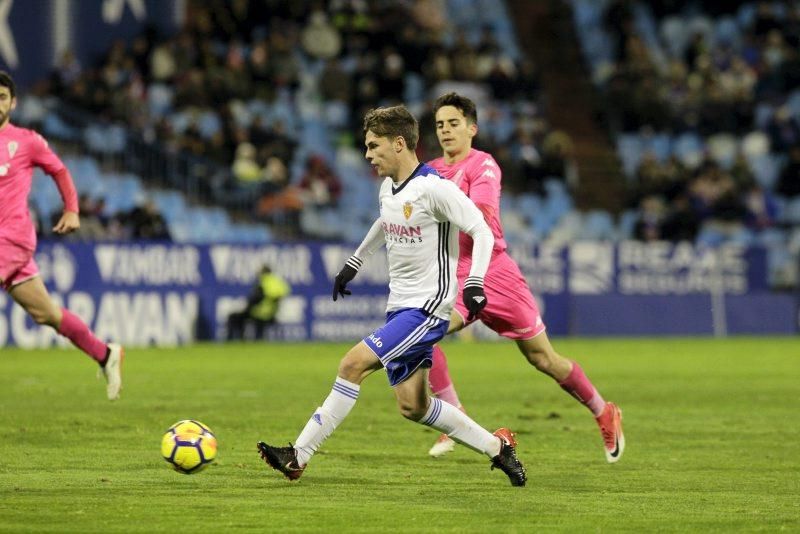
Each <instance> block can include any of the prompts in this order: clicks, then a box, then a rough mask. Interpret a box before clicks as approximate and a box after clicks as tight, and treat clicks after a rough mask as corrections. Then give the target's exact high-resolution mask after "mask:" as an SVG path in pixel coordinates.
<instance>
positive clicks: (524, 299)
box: [455, 252, 545, 339]
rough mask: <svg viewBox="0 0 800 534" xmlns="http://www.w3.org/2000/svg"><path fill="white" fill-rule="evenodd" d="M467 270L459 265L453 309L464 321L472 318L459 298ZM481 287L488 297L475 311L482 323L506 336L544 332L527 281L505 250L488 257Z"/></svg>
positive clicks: (522, 336) (537, 308)
mask: <svg viewBox="0 0 800 534" xmlns="http://www.w3.org/2000/svg"><path fill="white" fill-rule="evenodd" d="M468 274H469V266H465V269H463V270H462V269H461V265H459V272H458V297H456V303H455V310H456V311H457V312H458V313H459V315H461V318H462V319H463V320H464V324H465V325H468V324H470V323H471V322H474V320H473V321H470V322H467V316H468V315H469V312H468V311H467V308H466V306H464V302H463V293H464V292H463V289H464V279H465V278H466V277H467V275H468ZM483 287H484V291H485V292H486V300H488V301H489V302H488V303H487V304H486V307H485V308H484V309H483V311H481V313H479V314H478V319H480V320H481V321H483V324H485V325H486V326H488V327H489V328H491V329H492V330H494V331H495V332H497V333H498V334H500V335H501V336H503V337H507V338H509V339H530V338H532V337H536V336H538V335H539V334H541V333H542V332H544V330H545V325H544V321H542V315H541V314H540V313H539V306H537V305H536V300H535V299H534V298H533V295H532V294H531V290H530V288H529V287H528V282H527V281H526V280H525V277H524V276H523V275H522V272H520V270H519V267H518V266H517V264H516V263H515V262H514V260H512V259H511V257H510V256H509V255H508V254H506V253H505V252H502V253H500V254H498V255H497V256H495V257H494V258H492V262H491V263H490V264H489V270H488V271H487V272H486V277H485V278H484V281H483Z"/></svg>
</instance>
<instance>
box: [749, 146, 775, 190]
mask: <svg viewBox="0 0 800 534" xmlns="http://www.w3.org/2000/svg"><path fill="white" fill-rule="evenodd" d="M748 164H749V166H750V170H751V171H753V176H754V177H755V179H756V181H757V182H758V183H759V184H761V186H762V187H764V188H765V189H767V190H772V189H773V188H774V187H775V183H776V182H777V181H778V175H779V174H780V168H781V165H780V157H779V156H777V155H774V154H761V155H759V156H754V157H753V158H751V159H749V160H748Z"/></svg>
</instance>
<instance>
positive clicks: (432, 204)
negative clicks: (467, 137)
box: [379, 164, 485, 320]
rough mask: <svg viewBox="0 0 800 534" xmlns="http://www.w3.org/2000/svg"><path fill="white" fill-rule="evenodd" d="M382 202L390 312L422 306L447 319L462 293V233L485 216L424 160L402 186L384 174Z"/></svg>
mask: <svg viewBox="0 0 800 534" xmlns="http://www.w3.org/2000/svg"><path fill="white" fill-rule="evenodd" d="M379 200H380V211H381V216H380V225H381V228H382V229H383V234H384V238H385V240H386V250H387V254H386V256H387V258H388V262H389V301H388V303H387V306H386V311H387V312H388V311H392V310H397V309H401V308H422V309H423V310H424V311H425V312H427V313H430V314H431V315H435V316H437V317H440V318H442V319H448V320H449V319H450V311H451V310H452V308H453V302H454V300H455V297H456V294H457V292H458V279H457V277H456V266H457V263H458V232H459V229H461V230H463V231H465V232H471V231H472V230H473V229H474V228H475V227H477V226H479V225H484V224H485V223H484V220H483V215H482V214H481V212H480V211H479V210H478V208H477V207H475V204H473V203H472V201H471V200H470V199H469V197H467V196H466V195H465V194H464V193H463V192H462V191H461V190H460V189H459V188H458V186H456V185H455V184H454V183H453V182H451V181H449V180H445V179H443V178H441V177H440V176H439V175H438V174H437V172H436V171H435V170H434V169H433V168H432V167H429V166H428V165H424V164H420V165H419V166H418V167H417V168H416V169H415V171H414V173H413V174H412V175H411V177H410V178H409V179H407V180H406V181H405V182H403V183H402V184H400V186H398V187H395V185H394V182H393V181H392V179H391V178H386V180H384V182H383V184H381V190H380V194H379Z"/></svg>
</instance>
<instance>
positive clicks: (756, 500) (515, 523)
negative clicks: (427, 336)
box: [0, 338, 800, 532]
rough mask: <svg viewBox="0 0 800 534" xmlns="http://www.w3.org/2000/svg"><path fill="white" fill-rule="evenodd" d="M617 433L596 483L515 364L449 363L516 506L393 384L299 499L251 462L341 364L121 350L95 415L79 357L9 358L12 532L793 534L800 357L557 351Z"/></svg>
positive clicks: (686, 347) (203, 349)
mask: <svg viewBox="0 0 800 534" xmlns="http://www.w3.org/2000/svg"><path fill="white" fill-rule="evenodd" d="M555 343H556V347H557V348H558V350H559V351H560V352H561V353H563V354H565V355H567V356H570V357H574V358H576V359H577V360H579V361H580V362H581V364H582V365H583V367H584V369H585V371H586V373H587V375H588V376H589V377H590V378H591V379H592V380H593V381H594V383H595V385H596V386H597V387H598V388H599V389H600V391H601V392H602V394H603V395H604V396H605V398H606V399H609V400H614V401H616V402H618V403H619V405H620V406H621V408H622V409H623V412H624V422H625V430H626V432H625V433H626V438H627V450H626V452H625V456H624V457H623V458H622V460H621V461H620V462H619V463H618V464H615V465H609V464H606V462H605V458H604V455H603V452H602V448H601V440H600V435H599V432H598V431H597V428H596V426H595V423H594V421H593V420H592V418H591V416H590V414H589V413H588V411H587V410H586V409H585V408H583V407H582V406H580V405H579V404H578V403H576V402H575V401H574V400H572V399H571V398H570V397H569V396H568V395H567V394H565V393H564V392H563V391H562V390H561V389H560V388H559V387H557V386H556V385H555V384H554V383H552V381H551V380H550V379H548V378H547V377H545V376H544V375H541V374H539V373H538V372H536V371H535V370H533V368H531V367H530V366H528V364H527V363H525V362H524V361H523V359H522V357H521V356H519V355H518V354H517V351H516V348H515V347H514V346H513V345H512V344H510V343H493V344H469V343H459V342H452V343H448V344H445V346H444V347H445V350H446V351H447V353H448V355H449V359H450V366H451V372H452V374H453V376H454V379H455V380H456V384H457V386H458V388H459V392H460V395H461V400H462V402H464V404H465V406H466V408H467V409H468V411H469V413H470V414H471V415H472V416H473V417H474V418H475V419H476V420H477V421H478V422H479V423H481V424H483V425H484V426H485V427H487V428H489V429H490V430H493V429H494V428H496V427H499V426H509V427H510V428H512V429H513V430H515V431H516V432H517V434H518V439H519V441H520V445H519V456H520V458H521V459H522V461H523V462H525V464H526V466H527V468H528V474H529V480H528V486H527V487H525V488H513V487H511V486H510V485H509V483H508V480H507V478H506V477H505V475H503V474H502V473H501V472H499V471H490V470H489V461H488V459H486V458H485V457H482V456H481V455H479V454H476V453H474V452H471V451H469V450H466V449H465V448H463V447H459V448H458V449H457V450H456V451H455V452H454V453H452V454H450V455H448V456H445V457H444V458H440V459H432V458H429V457H428V456H427V449H428V447H429V446H430V445H431V444H432V442H433V440H434V439H435V438H436V434H435V433H434V432H433V431H432V430H429V429H426V428H424V427H421V426H419V425H415V424H413V423H410V422H407V421H405V420H404V419H402V418H401V417H400V415H399V413H398V412H397V409H396V407H395V404H394V399H393V396H392V393H391V391H390V389H389V387H388V385H387V381H386V377H385V375H384V374H383V373H382V372H381V373H375V374H374V375H373V376H372V377H370V378H369V379H368V380H367V381H366V382H365V383H364V385H363V387H362V393H361V397H360V399H359V402H358V404H357V405H356V407H355V409H354V410H353V412H351V415H350V417H349V418H348V419H347V420H346V421H345V422H344V424H343V425H342V426H340V427H339V429H338V430H337V431H336V433H335V434H334V435H333V436H332V437H331V438H330V439H329V440H328V441H327V442H326V443H325V445H324V446H323V448H322V450H321V451H320V453H319V454H317V456H315V457H314V459H313V460H312V462H311V464H310V465H309V467H308V469H307V470H306V473H305V474H304V476H303V478H302V479H301V480H300V481H299V483H290V482H288V481H286V480H285V479H283V478H282V477H281V476H279V475H278V474H277V473H276V472H274V471H272V470H270V469H268V468H267V467H266V465H264V464H263V463H262V461H261V460H260V459H259V457H258V454H257V453H256V450H255V444H256V441H258V440H259V439H263V440H265V441H267V442H271V443H275V444H285V443H287V442H288V441H289V440H294V438H295V437H296V436H297V434H298V432H299V431H300V429H301V428H302V426H303V425H304V424H305V422H306V421H307V419H308V417H309V416H310V415H311V413H312V411H313V410H314V408H315V407H316V406H318V405H319V404H320V403H321V402H322V400H323V399H324V398H325V396H326V395H327V394H328V392H329V391H330V386H331V383H332V381H333V378H334V376H335V373H336V366H337V363H338V361H339V358H340V357H341V355H342V354H343V353H344V351H345V350H346V349H347V348H348V347H347V346H346V345H328V344H299V345H285V344H273V345H263V344H258V345H255V344H249V345H198V346H194V347H189V348H175V349H149V350H131V351H129V353H128V355H127V358H126V361H125V368H124V371H125V375H124V383H125V389H124V390H123V397H122V399H121V400H120V401H119V402H117V403H110V402H108V401H106V400H105V389H104V387H103V383H102V382H98V381H96V380H95V378H94V365H93V364H92V362H91V361H90V360H89V359H88V358H85V357H83V356H82V355H80V354H79V353H78V352H76V351H73V350H55V349H54V350H48V351H21V350H14V349H3V350H2V351H0V429H1V430H2V432H0V532H26V531H27V532H52V531H57V532H61V531H65V532H67V531H69V532H158V531H185V530H187V529H191V530H197V531H208V532H231V531H236V530H251V531H262V532H300V531H308V532H328V531H333V532H345V531H346V532H379V531H387V532H488V531H490V530H492V531H500V532H535V531H553V530H557V531H569V532H618V531H634V532H650V531H674V532H685V531H718V532H728V531H740V530H747V531H751V530H762V531H778V530H787V531H798V530H800V446H798V443H800V416H799V415H798V408H800V341H798V339H791V338H782V339H773V338H760V339H755V338H734V339H728V340H712V339H658V340H649V339H641V340H619V339H591V340H588V339H564V340H556V342H555ZM183 418H196V419H199V420H201V421H203V422H205V423H206V424H208V425H209V426H210V427H211V428H212V429H213V430H214V431H215V433H216V435H217V437H218V439H219V444H220V449H219V455H218V458H217V462H216V463H215V464H213V465H212V466H210V467H209V468H208V469H206V470H205V471H204V472H201V473H199V474H196V475H191V476H186V475H181V474H178V473H176V472H173V471H171V470H170V468H169V466H168V465H167V463H166V462H164V461H163V460H162V459H161V457H160V454H159V443H160V439H161V435H162V433H163V432H164V430H165V429H166V428H167V427H169V425H170V424H172V423H174V422H175V421H177V420H179V419H183Z"/></svg>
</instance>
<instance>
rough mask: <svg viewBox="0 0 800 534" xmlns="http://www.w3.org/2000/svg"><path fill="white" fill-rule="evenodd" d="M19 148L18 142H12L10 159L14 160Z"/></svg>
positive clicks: (9, 147)
mask: <svg viewBox="0 0 800 534" xmlns="http://www.w3.org/2000/svg"><path fill="white" fill-rule="evenodd" d="M18 148H19V143H17V142H16V141H10V142H9V143H8V157H9V158H13V157H14V154H16V153H17V149H18Z"/></svg>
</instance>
